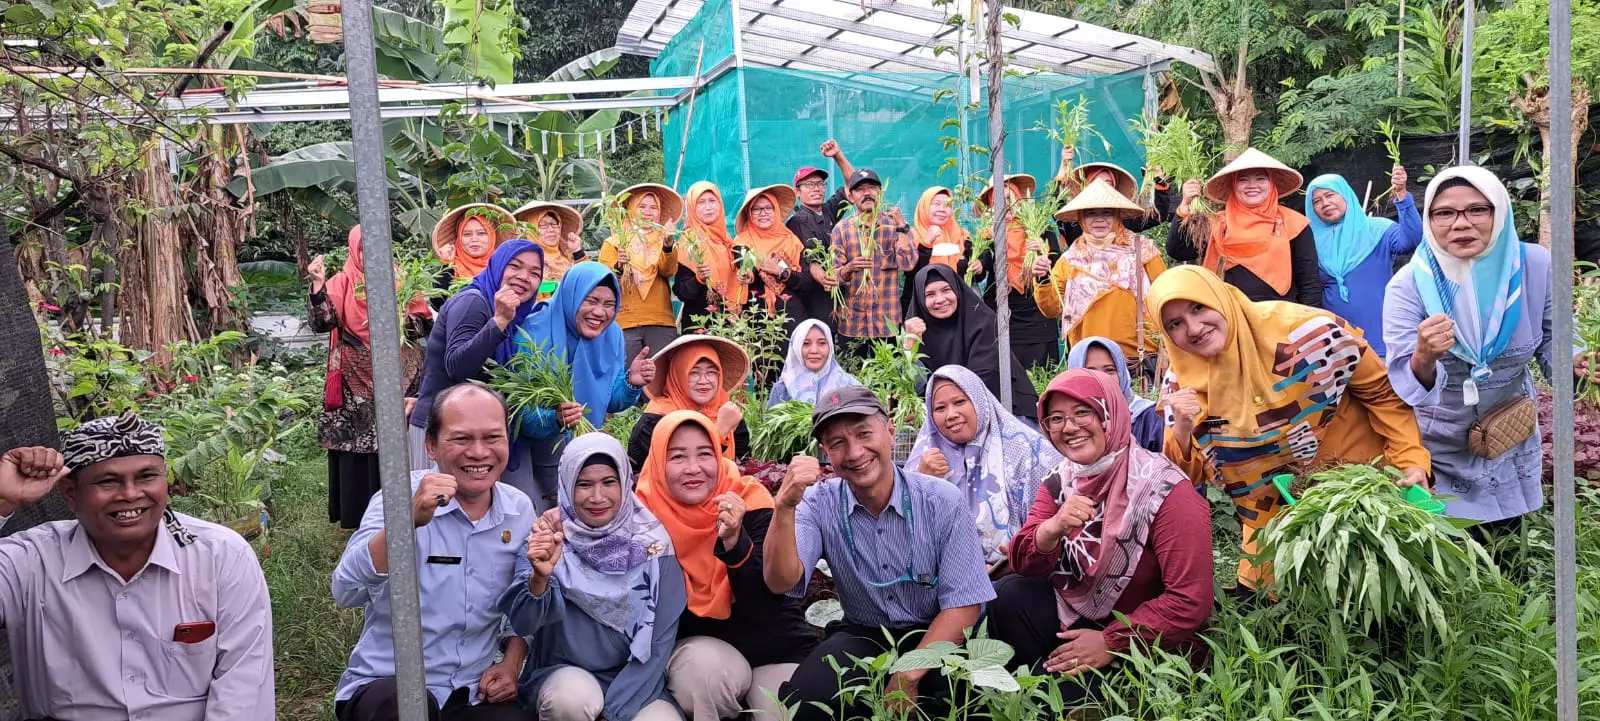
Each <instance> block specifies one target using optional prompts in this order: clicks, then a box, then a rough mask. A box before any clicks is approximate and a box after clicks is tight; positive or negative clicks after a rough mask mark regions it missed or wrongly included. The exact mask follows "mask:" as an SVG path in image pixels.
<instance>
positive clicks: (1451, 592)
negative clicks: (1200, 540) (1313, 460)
mask: <svg viewBox="0 0 1600 721" xmlns="http://www.w3.org/2000/svg"><path fill="white" fill-rule="evenodd" d="M1395 477H1398V472H1391V473H1390V474H1386V473H1384V472H1383V471H1380V470H1378V469H1376V468H1373V467H1371V466H1361V465H1348V466H1341V467H1338V468H1333V469H1330V470H1327V471H1323V472H1321V473H1316V474H1313V476H1312V480H1314V481H1315V484H1314V485H1312V486H1310V487H1309V489H1307V490H1306V491H1305V492H1304V497H1303V498H1300V499H1299V502H1298V503H1296V504H1295V505H1292V506H1290V507H1288V508H1286V509H1284V510H1283V511H1282V512H1281V513H1279V514H1278V517H1277V518H1274V519H1273V520H1272V522H1271V523H1269V524H1268V525H1267V527H1266V529H1265V530H1263V531H1262V533H1261V535H1260V539H1261V547H1260V553H1259V554H1258V561H1260V562H1271V563H1272V568H1273V575H1274V585H1273V589H1274V590H1275V591H1276V592H1277V593H1279V594H1281V595H1282V596H1283V597H1284V598H1285V599H1286V600H1289V601H1290V602H1293V603H1296V604H1301V605H1303V606H1305V607H1307V608H1309V609H1312V610H1316V611H1325V612H1327V613H1329V614H1331V615H1332V617H1333V619H1334V620H1335V621H1336V622H1338V623H1341V624H1343V625H1350V626H1352V627H1353V628H1357V629H1359V630H1362V631H1366V630H1370V629H1372V628H1374V627H1376V626H1379V625H1382V624H1386V623H1391V622H1400V623H1404V622H1411V621H1420V622H1421V623H1422V624H1424V625H1426V626H1428V627H1430V628H1432V629H1433V630H1434V631H1435V632H1436V633H1438V634H1439V635H1440V636H1447V635H1448V634H1449V633H1450V625H1449V623H1448V621H1447V620H1446V614H1445V606H1446V605H1447V604H1449V603H1451V602H1452V601H1453V600H1454V599H1455V598H1457V597H1458V596H1459V595H1460V594H1463V593H1466V594H1470V593H1472V591H1473V589H1474V588H1475V587H1476V586H1478V585H1479V582H1480V581H1479V579H1480V577H1481V576H1485V575H1487V576H1493V575H1494V574H1495V570H1494V563H1493V562H1492V561H1491V560H1490V559H1489V556H1488V554H1487V553H1485V552H1484V550H1483V548H1482V547H1481V546H1479V545H1478V543H1477V542H1476V541H1474V540H1472V538H1471V537H1470V536H1468V535H1467V534H1466V533H1465V532H1464V531H1462V530H1461V529H1460V528H1457V527H1456V526H1455V525H1453V524H1452V523H1451V522H1450V521H1448V520H1446V519H1445V518H1444V517H1442V516H1435V515H1433V514H1431V513H1429V512H1427V511H1425V510H1423V509H1421V508H1418V507H1416V506H1413V505H1411V504H1410V503H1407V502H1406V500H1405V498H1404V495H1403V493H1402V491H1401V489H1400V488H1399V487H1398V486H1396V485H1395V483H1394V480H1395Z"/></svg>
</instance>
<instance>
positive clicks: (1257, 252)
mask: <svg viewBox="0 0 1600 721" xmlns="http://www.w3.org/2000/svg"><path fill="white" fill-rule="evenodd" d="M1221 221H1222V222H1220V223H1213V224H1212V226H1211V241H1210V242H1209V243H1207V244H1206V259H1205V267H1206V268H1207V269H1208V270H1210V271H1212V272H1213V273H1217V274H1218V275H1221V274H1222V272H1223V271H1225V270H1227V268H1226V267H1224V264H1225V265H1226V266H1229V267H1231V266H1235V265H1242V266H1244V267H1245V268H1246V269H1248V270H1249V271H1250V272H1251V273H1254V274H1255V275H1256V277H1257V278H1260V279H1261V280H1262V282H1264V283H1266V284H1267V285H1270V286H1272V289H1273V290H1275V291H1278V295H1283V294H1285V293H1288V292H1289V286H1290V285H1292V284H1293V283H1294V263H1293V261H1292V260H1291V259H1290V255H1289V239H1291V238H1293V237H1295V236H1297V235H1299V234H1300V232H1301V231H1303V230H1305V229H1306V228H1308V227H1310V226H1311V221H1309V220H1306V217H1305V216H1304V215H1301V214H1299V213H1296V212H1295V211H1293V210H1290V209H1288V208H1285V207H1283V206H1281V205H1278V186H1277V185H1276V184H1270V183H1269V186H1268V190H1267V199H1266V201H1265V202H1263V203H1262V204H1261V205H1258V206H1256V207H1254V208H1247V207H1245V205H1244V203H1241V202H1239V201H1238V200H1237V199H1235V197H1234V193H1233V188H1232V187H1231V186H1230V187H1229V188H1228V202H1227V203H1226V205H1225V206H1224V207H1223V209H1222V217H1221Z"/></svg>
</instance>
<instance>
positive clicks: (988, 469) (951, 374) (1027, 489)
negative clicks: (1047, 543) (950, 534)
mask: <svg viewBox="0 0 1600 721" xmlns="http://www.w3.org/2000/svg"><path fill="white" fill-rule="evenodd" d="M927 393H928V398H927V408H928V416H927V418H926V419H924V420H923V422H922V429H921V430H919V431H917V442H916V445H914V446H912V448H911V454H910V456H908V457H907V460H906V465H905V470H906V472H908V473H910V472H916V473H921V474H924V475H929V476H933V477H935V478H943V479H945V480H947V481H950V482H951V483H953V484H955V486H956V487H957V488H960V489H961V490H962V491H963V492H964V494H965V495H966V498H967V504H968V507H970V508H971V509H972V513H973V517H974V519H975V520H976V522H977V524H978V534H979V536H981V537H982V539H983V552H984V556H985V560H987V561H988V562H989V563H990V564H994V563H997V562H999V561H1000V560H1001V559H1003V558H1005V555H1006V550H1005V547H1006V545H1007V544H1009V543H1010V542H1011V537H1012V536H1014V535H1016V533H1017V531H1019V530H1021V529H1022V524H1023V522H1025V521H1027V520H1028V508H1029V507H1030V506H1031V505H1032V504H1033V497H1034V496H1036V495H1038V493H1039V483H1040V481H1042V480H1044V477H1045V476H1047V475H1049V474H1050V472H1051V471H1053V470H1055V468H1056V466H1057V465H1059V464H1060V463H1061V454H1060V453H1058V452H1057V451H1056V449H1055V447H1053V446H1051V445H1050V441H1048V440H1046V439H1045V437H1044V436H1043V435H1040V434H1039V432H1038V431H1036V430H1034V429H1032V428H1030V427H1029V426H1028V425H1027V424H1025V423H1023V422H1022V421H1021V420H1018V419H1017V417H1016V416H1014V415H1011V414H1010V413H1007V412H1005V411H1004V410H1001V405H1000V402H999V401H997V400H995V397H994V394H992V393H990V392H989V388H988V387H987V386H985V385H984V384H983V379H981V378H979V377H978V374H976V373H973V372H972V371H970V370H968V369H967V368H965V367H962V366H958V365H947V366H944V367H942V368H940V369H938V370H936V371H934V372H933V376H932V377H931V378H929V379H928V389H927Z"/></svg>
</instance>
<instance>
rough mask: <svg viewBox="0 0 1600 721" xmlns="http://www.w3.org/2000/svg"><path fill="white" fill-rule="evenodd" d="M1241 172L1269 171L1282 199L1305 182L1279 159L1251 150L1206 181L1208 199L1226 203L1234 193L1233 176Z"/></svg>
mask: <svg viewBox="0 0 1600 721" xmlns="http://www.w3.org/2000/svg"><path fill="white" fill-rule="evenodd" d="M1241 170H1265V171H1267V175H1270V176H1272V184H1273V185H1276V186H1278V197H1280V198H1283V197H1287V196H1288V195H1290V194H1291V193H1293V192H1294V191H1296V190H1299V189H1300V183H1301V182H1303V179H1302V178H1301V177H1300V172H1299V171H1297V170H1295V169H1293V168H1290V167H1289V166H1287V165H1284V164H1283V163H1280V162H1278V159H1277V158H1274V157H1272V156H1270V155H1267V154H1266V153H1263V152H1261V151H1259V150H1256V149H1255V148H1250V149H1249V150H1246V151H1244V154H1243V155H1240V156H1239V157H1237V158H1235V159H1234V161H1233V162H1231V163H1228V167H1225V168H1223V169H1222V170H1219V171H1217V174H1216V175H1213V176H1211V179H1210V180H1207V181H1206V197H1207V198H1210V199H1211V200H1212V201H1213V202H1216V203H1226V202H1227V201H1228V195H1229V194H1231V193H1232V192H1233V174H1234V173H1237V172H1239V171H1241Z"/></svg>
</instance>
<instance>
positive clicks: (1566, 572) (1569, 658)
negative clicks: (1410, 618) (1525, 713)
mask: <svg viewBox="0 0 1600 721" xmlns="http://www.w3.org/2000/svg"><path fill="white" fill-rule="evenodd" d="M1584 110H1585V111H1587V108H1585V109H1584ZM1572 141H1573V137H1572V2H1571V0H1550V147H1549V148H1547V150H1549V151H1550V166H1549V167H1548V168H1546V169H1545V170H1546V172H1548V173H1549V174H1550V178H1549V185H1548V186H1547V187H1549V189H1550V254H1551V260H1550V274H1551V276H1553V277H1552V278H1551V279H1550V280H1551V283H1550V294H1551V308H1550V312H1551V313H1552V314H1553V316H1554V317H1553V318H1552V319H1551V321H1552V322H1551V333H1552V334H1553V335H1554V343H1553V344H1552V347H1551V355H1552V356H1554V357H1553V360H1554V361H1555V362H1554V363H1552V364H1551V365H1553V366H1555V370H1554V375H1555V378H1554V379H1553V380H1554V384H1553V385H1554V386H1555V389H1554V393H1553V396H1554V402H1555V428H1556V431H1555V433H1554V434H1552V435H1553V442H1552V444H1551V445H1552V446H1553V448H1552V451H1553V453H1552V455H1554V456H1555V458H1554V459H1553V472H1552V473H1551V476H1552V478H1551V481H1552V488H1551V495H1553V496H1555V507H1556V514H1555V529H1554V531H1555V545H1556V718H1557V719H1560V721H1578V570H1577V555H1578V548H1577V538H1578V536H1577V529H1576V520H1577V508H1576V506H1577V490H1576V481H1575V480H1574V478H1573V472H1574V467H1573V436H1572V428H1573V418H1572V415H1573V414H1572V404H1573V388H1572V386H1573V379H1572V350H1573V349H1572V325H1573V312H1572V262H1573V259H1574V258H1573V254H1574V252H1575V248H1574V246H1573V235H1574V229H1573V205H1572V201H1573V199H1572V195H1573V167H1572Z"/></svg>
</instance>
